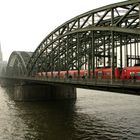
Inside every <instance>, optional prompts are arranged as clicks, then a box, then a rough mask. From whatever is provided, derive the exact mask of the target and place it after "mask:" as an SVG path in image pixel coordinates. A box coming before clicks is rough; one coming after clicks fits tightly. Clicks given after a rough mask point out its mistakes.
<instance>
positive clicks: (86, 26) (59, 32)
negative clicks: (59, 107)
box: [27, 0, 140, 75]
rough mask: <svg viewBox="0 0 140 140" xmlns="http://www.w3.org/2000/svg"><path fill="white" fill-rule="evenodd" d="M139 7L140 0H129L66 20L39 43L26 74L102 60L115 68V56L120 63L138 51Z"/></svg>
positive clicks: (91, 66) (91, 64)
mask: <svg viewBox="0 0 140 140" xmlns="http://www.w3.org/2000/svg"><path fill="white" fill-rule="evenodd" d="M139 9H140V0H131V1H126V2H120V3H116V4H112V5H108V6H105V7H101V8H98V9H95V10H91V11H89V12H86V13H84V14H81V15H79V16H77V17H75V18H73V19H71V20H69V21H67V22H65V23H64V24H62V25H61V26H59V27H58V28H56V29H55V30H54V31H52V32H51V33H50V34H49V35H48V36H47V37H46V38H45V39H44V40H43V41H42V42H41V43H40V44H39V46H38V47H37V49H36V50H35V52H34V53H33V55H32V56H31V58H30V60H29V62H28V64H27V74H28V75H31V74H32V72H38V71H62V70H70V69H76V70H78V71H79V70H80V69H88V70H89V69H94V68H95V67H98V66H99V63H101V61H104V62H102V63H103V66H112V68H113V69H114V67H115V66H117V63H118V59H119V61H120V62H119V63H120V64H119V66H120V67H122V66H124V65H125V64H124V63H126V62H125V60H123V59H125V56H126V55H128V54H130V55H131V54H134V53H135V56H136V55H138V54H139V51H138V49H139V48H138V47H137V49H136V46H138V42H139V41H140V39H139V36H140V29H139V28H140V20H139V18H140V12H139V11H140V10H139ZM126 46H127V47H126ZM132 47H134V48H135V49H136V51H135V52H132ZM128 49H130V50H131V51H129V52H128ZM118 52H119V53H118ZM122 53H123V54H124V55H125V56H123V54H122Z"/></svg>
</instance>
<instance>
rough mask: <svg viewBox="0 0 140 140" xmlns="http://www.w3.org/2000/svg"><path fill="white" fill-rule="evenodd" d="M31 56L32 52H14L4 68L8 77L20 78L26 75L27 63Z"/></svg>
mask: <svg viewBox="0 0 140 140" xmlns="http://www.w3.org/2000/svg"><path fill="white" fill-rule="evenodd" d="M31 55H32V52H24V51H14V52H12V54H11V55H10V57H9V61H8V64H7V68H6V74H7V75H10V76H13V75H14V76H18V75H20V76H22V75H25V74H26V73H27V69H26V66H27V63H28V61H29V59H30V57H31Z"/></svg>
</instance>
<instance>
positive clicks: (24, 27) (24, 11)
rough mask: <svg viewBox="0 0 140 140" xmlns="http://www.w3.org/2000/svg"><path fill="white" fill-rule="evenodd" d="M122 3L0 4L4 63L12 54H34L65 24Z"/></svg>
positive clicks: (39, 0)
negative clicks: (28, 52) (30, 52)
mask: <svg viewBox="0 0 140 140" xmlns="http://www.w3.org/2000/svg"><path fill="white" fill-rule="evenodd" d="M121 1H124V0H50V1H49V0H0V42H1V47H2V52H3V58H4V60H8V58H9V56H10V54H11V53H12V51H32V52H33V51H34V50H35V49H36V48H37V46H38V45H39V43H40V42H41V41H42V40H43V39H44V38H45V37H46V36H47V35H48V34H49V33H50V32H51V31H52V30H54V29H55V28H57V27H58V26H60V25H61V24H63V23H64V22H66V21H67V20H69V19H71V18H73V17H75V16H77V15H79V14H82V13H85V12H87V11H90V10H92V9H95V8H99V7H102V6H105V5H108V4H112V3H116V2H121Z"/></svg>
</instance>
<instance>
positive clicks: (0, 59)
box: [0, 43, 3, 62]
mask: <svg viewBox="0 0 140 140" xmlns="http://www.w3.org/2000/svg"><path fill="white" fill-rule="evenodd" d="M1 61H3V58H2V51H1V43H0V62H1Z"/></svg>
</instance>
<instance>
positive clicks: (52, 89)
mask: <svg viewBox="0 0 140 140" xmlns="http://www.w3.org/2000/svg"><path fill="white" fill-rule="evenodd" d="M14 99H15V100H16V101H40V100H67V99H76V88H74V87H71V86H58V85H57V86H56V85H54V86H53V85H18V86H15V89H14Z"/></svg>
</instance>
